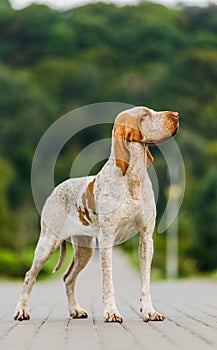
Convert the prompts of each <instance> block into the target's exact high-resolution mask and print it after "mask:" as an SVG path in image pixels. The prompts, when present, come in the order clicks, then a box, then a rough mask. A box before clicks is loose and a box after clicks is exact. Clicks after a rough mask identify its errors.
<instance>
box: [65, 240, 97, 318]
mask: <svg viewBox="0 0 217 350" xmlns="http://www.w3.org/2000/svg"><path fill="white" fill-rule="evenodd" d="M94 242H95V239H93V238H92V237H82V239H81V238H77V237H74V238H73V244H74V257H73V261H72V264H71V265H70V267H69V268H68V270H67V271H66V273H65V275H64V277H63V279H64V281H65V287H66V295H67V298H68V306H69V313H70V316H71V317H73V318H86V317H88V314H87V312H86V311H85V310H83V309H82V308H81V307H80V306H79V304H78V302H77V300H76V297H75V283H76V278H77V276H78V274H79V272H80V271H81V270H83V268H84V267H85V266H86V265H87V263H88V261H89V259H90V258H91V256H92V255H93V252H94Z"/></svg>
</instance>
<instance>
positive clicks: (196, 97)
mask: <svg viewBox="0 0 217 350" xmlns="http://www.w3.org/2000/svg"><path fill="white" fill-rule="evenodd" d="M216 37H217V6H216V5H214V4H210V5H209V6H208V7H205V8H201V7H185V6H183V5H180V6H179V7H177V8H176V9H174V8H167V7H165V6H163V5H159V4H154V3H151V2H147V1H141V2H140V3H139V4H138V5H137V6H124V7H118V6H115V5H111V4H105V3H96V4H89V5H86V6H82V7H79V8H75V9H73V10H69V11H65V12H58V11H55V10H52V9H50V8H48V7H46V6H42V5H31V6H29V7H27V8H25V9H23V10H20V11H15V10H13V9H12V8H11V7H10V5H9V3H8V2H7V1H6V0H4V2H3V1H2V2H1V5H0V169H1V177H0V247H1V248H0V274H5V273H4V272H5V271H7V274H8V275H10V276H20V275H23V272H24V270H26V268H27V266H29V264H30V259H29V255H31V254H30V253H29V251H30V250H31V249H32V247H33V246H34V244H35V242H36V241H37V238H38V233H37V232H38V230H39V217H38V214H37V212H36V210H35V208H34V204H33V200H32V196H31V188H30V184H31V181H30V175H31V174H30V173H31V162H32V157H33V154H34V150H35V148H36V146H37V143H38V141H39V140H40V138H41V136H42V135H43V133H44V132H45V130H46V129H47V128H48V127H49V126H50V125H51V123H52V122H54V121H55V120H56V119H57V118H58V117H59V116H60V115H63V114H64V113H66V112H68V111H70V110H72V109H74V108H76V107H79V106H82V105H86V104H89V103H96V102H103V101H114V102H115V101H117V102H125V103H129V104H133V105H147V106H150V107H152V108H154V109H156V110H163V109H166V110H168V109H169V110H178V111H179V112H180V114H181V131H180V133H179V135H178V136H177V137H176V140H177V142H178V144H179V146H180V149H181V151H182V154H183V157H184V161H185V166H186V175H187V189H186V195H185V199H184V202H183V205H182V209H181V212H180V216H179V250H180V252H179V254H180V259H179V262H180V274H181V275H189V274H192V273H195V272H197V271H210V270H215V269H217V215H216V209H217V193H216V189H217V183H216V179H217V170H216V159H217V139H216V135H217V88H216V81H217V40H216ZM114 117H115V116H114ZM105 129H106V128H105V126H104V127H103V128H96V129H90V130H89V131H87V133H88V136H87V135H86V134H85V136H83V135H80V137H78V136H77V137H75V138H73V139H72V140H71V141H69V142H68V143H67V145H66V146H65V147H64V150H63V151H62V152H61V155H60V157H59V159H58V162H57V172H56V174H55V177H56V182H57V183H59V182H60V181H62V180H63V179H65V178H67V177H69V169H70V166H71V164H72V160H73V158H74V157H75V156H76V154H78V153H79V151H80V150H82V149H83V148H84V147H85V146H86V145H87V144H89V143H90V142H92V141H94V140H97V139H101V138H102V137H109V134H110V128H109V130H107V131H106V130H105ZM153 153H154V156H155V166H156V168H157V172H159V173H160V174H161V176H160V187H161V193H160V201H159V203H158V212H159V217H161V214H162V211H163V210H164V207H165V202H166V198H165V187H166V185H167V179H166V168H165V162H164V161H163V160H162V159H161V158H160V155H159V152H157V151H155V150H154V151H153ZM94 171H97V167H95V168H94ZM137 245H138V244H137V238H134V239H132V240H130V241H128V242H126V243H125V244H124V248H125V249H126V250H127V251H128V252H129V254H131V255H132V257H133V260H134V261H135V263H136V264H137V263H138V260H137ZM155 247H156V253H155V258H154V265H153V271H155V272H156V275H157V276H161V277H163V276H165V254H166V242H165V235H164V234H163V235H157V234H156V235H155ZM31 256H32V255H31Z"/></svg>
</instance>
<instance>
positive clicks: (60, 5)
mask: <svg viewBox="0 0 217 350" xmlns="http://www.w3.org/2000/svg"><path fill="white" fill-rule="evenodd" d="M9 1H10V3H11V4H12V6H13V7H14V8H15V9H20V8H23V7H25V6H27V5H29V4H31V3H33V2H35V3H36V2H37V3H41V4H46V5H48V6H50V7H53V8H56V9H69V8H72V7H76V6H79V5H83V4H87V3H91V2H97V0H92V1H91V0H9ZM98 1H103V2H107V3H115V4H119V5H125V4H136V3H137V2H138V1H139V0H98ZM153 1H155V2H158V3H161V4H165V5H170V6H174V5H175V4H176V3H177V2H179V1H178V0H153ZM181 2H183V3H186V4H189V5H199V6H204V5H206V4H208V3H215V4H217V0H182V1H181Z"/></svg>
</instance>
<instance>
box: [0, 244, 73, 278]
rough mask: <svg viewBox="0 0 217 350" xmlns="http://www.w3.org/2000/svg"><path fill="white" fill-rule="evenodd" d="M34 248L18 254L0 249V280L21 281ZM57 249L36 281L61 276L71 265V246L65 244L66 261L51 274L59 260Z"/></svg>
mask: <svg viewBox="0 0 217 350" xmlns="http://www.w3.org/2000/svg"><path fill="white" fill-rule="evenodd" d="M34 251H35V247H31V248H28V249H25V250H22V251H20V252H12V251H10V250H7V249H2V248H1V249H0V276H1V278H2V279H5V278H7V279H11V278H13V279H14V278H16V279H20V278H21V279H23V277H24V276H25V273H26V272H27V271H28V270H29V269H30V267H31V264H32V261H33V257H34ZM59 254H60V250H59V248H58V249H57V250H56V251H55V252H54V253H53V254H52V255H51V257H50V258H49V260H48V261H47V262H46V264H45V265H44V266H43V268H42V270H41V271H40V273H39V276H38V280H42V279H45V278H46V277H52V276H53V277H54V276H55V277H58V276H62V275H63V273H64V271H65V270H66V269H67V267H68V266H69V265H70V264H71V261H72V258H73V249H72V246H71V244H67V251H66V259H65V261H64V263H63V265H62V267H61V269H60V270H59V271H58V272H56V273H55V274H52V271H53V269H54V267H55V266H56V264H57V261H58V259H59Z"/></svg>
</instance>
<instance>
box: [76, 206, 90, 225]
mask: <svg viewBox="0 0 217 350" xmlns="http://www.w3.org/2000/svg"><path fill="white" fill-rule="evenodd" d="M76 208H77V211H78V214H79V219H80V221H81V223H82V225H84V226H88V225H90V224H89V222H88V221H87V220H86V218H85V212H83V211H82V209H81V207H78V206H77V205H76Z"/></svg>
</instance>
